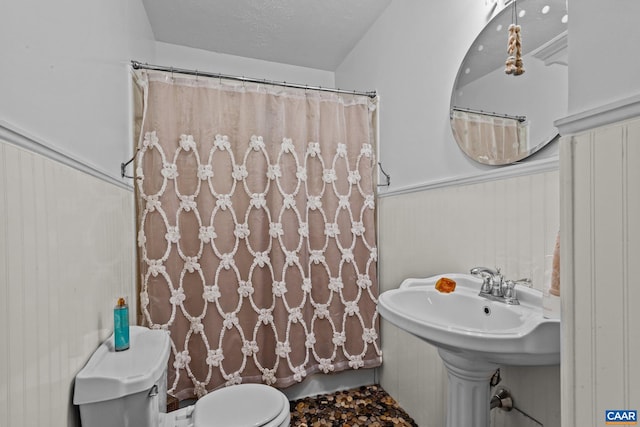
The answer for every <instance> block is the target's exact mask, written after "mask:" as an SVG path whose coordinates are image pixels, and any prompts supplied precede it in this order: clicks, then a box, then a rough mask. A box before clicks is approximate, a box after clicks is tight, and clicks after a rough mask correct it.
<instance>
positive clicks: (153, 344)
mask: <svg viewBox="0 0 640 427" xmlns="http://www.w3.org/2000/svg"><path fill="white" fill-rule="evenodd" d="M129 340H130V341H129V344H130V346H129V349H128V350H124V351H118V352H117V351H115V349H114V345H113V335H112V336H111V337H109V338H108V339H107V340H106V341H104V342H103V343H102V344H101V345H100V346H99V347H98V349H97V350H96V351H95V352H94V353H93V355H92V356H91V358H90V359H89V361H88V362H87V364H86V365H85V367H84V368H82V370H81V371H80V372H78V374H77V375H76V381H75V390H74V393H73V403H74V404H76V405H82V404H86V403H95V402H102V401H106V400H111V399H118V398H120V397H123V396H128V395H130V394H134V393H138V392H141V391H144V390H149V389H151V387H153V385H154V384H155V383H156V381H158V379H159V378H160V377H162V375H163V373H164V371H165V370H166V369H167V362H168V361H169V352H170V343H169V334H168V332H167V331H163V330H152V329H148V328H145V327H141V326H131V328H130V332H129Z"/></svg>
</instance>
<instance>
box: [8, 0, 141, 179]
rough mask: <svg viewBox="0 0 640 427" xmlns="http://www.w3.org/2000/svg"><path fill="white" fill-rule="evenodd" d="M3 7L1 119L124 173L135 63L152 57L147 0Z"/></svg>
mask: <svg viewBox="0 0 640 427" xmlns="http://www.w3.org/2000/svg"><path fill="white" fill-rule="evenodd" d="M0 15H1V16H2V25H0V52H2V55H0V68H1V69H2V78H0V93H1V94H2V96H0V120H2V121H3V122H5V123H6V124H8V125H9V126H10V127H11V128H14V129H18V130H21V131H24V132H26V133H27V134H29V135H32V136H34V137H35V138H36V139H38V140H42V141H44V142H45V144H47V145H48V146H51V147H56V148H58V149H59V151H62V152H65V153H68V154H69V155H71V156H72V157H74V158H76V159H78V160H80V161H82V162H83V163H86V164H88V165H92V166H94V167H95V168H96V169H98V170H100V171H102V172H104V173H105V174H107V175H109V176H112V177H117V178H118V179H119V178H120V163H121V162H122V161H123V160H125V159H127V158H129V157H131V152H132V147H131V141H130V134H131V133H130V117H131V116H130V111H129V101H128V99H129V81H130V78H129V71H128V69H129V66H128V64H129V61H130V60H131V59H132V58H134V57H135V58H137V59H140V60H151V59H153V49H154V46H153V35H152V33H151V29H150V26H149V23H148V21H147V18H146V14H145V12H144V8H143V7H142V2H141V1H140V0H91V1H82V0H70V1H66V2H63V3H60V2H43V1H34V0H6V1H3V2H2V3H1V6H0Z"/></svg>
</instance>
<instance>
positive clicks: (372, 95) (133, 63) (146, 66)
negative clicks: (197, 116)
mask: <svg viewBox="0 0 640 427" xmlns="http://www.w3.org/2000/svg"><path fill="white" fill-rule="evenodd" d="M131 66H132V67H133V69H134V70H140V69H143V70H155V71H166V72H170V73H178V74H187V75H190V76H196V77H197V76H202V77H212V78H216V79H227V80H235V81H239V82H247V83H259V84H268V85H273V86H283V87H291V88H296V89H310V90H318V91H322V92H332V93H344V94H349V95H360V96H368V97H369V98H375V97H376V96H378V94H377V92H376V91H372V92H361V91H357V90H344V89H334V88H326V87H322V86H308V85H302V84H296V83H287V82H278V81H274V80H266V79H252V78H248V77H240V76H233V75H229V74H221V73H208V72H203V71H198V70H187V69H184V68H175V67H165V66H163V65H151V64H146V63H145V64H143V63H141V62H138V61H133V60H132V61H131Z"/></svg>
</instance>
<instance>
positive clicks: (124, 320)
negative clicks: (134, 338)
mask: <svg viewBox="0 0 640 427" xmlns="http://www.w3.org/2000/svg"><path fill="white" fill-rule="evenodd" d="M113 343H114V347H115V349H116V351H122V350H126V349H128V348H129V307H127V303H126V302H125V300H124V298H118V304H117V305H116V306H115V308H114V309H113Z"/></svg>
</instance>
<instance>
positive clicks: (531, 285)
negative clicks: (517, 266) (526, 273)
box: [513, 278, 533, 288]
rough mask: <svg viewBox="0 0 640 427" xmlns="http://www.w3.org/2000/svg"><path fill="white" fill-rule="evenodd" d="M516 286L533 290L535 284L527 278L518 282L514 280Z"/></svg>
mask: <svg viewBox="0 0 640 427" xmlns="http://www.w3.org/2000/svg"><path fill="white" fill-rule="evenodd" d="M513 282H514V283H515V284H516V285H522V286H526V287H527V288H531V287H533V282H532V281H531V279H529V278H526V279H518V280H514V281H513Z"/></svg>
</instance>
